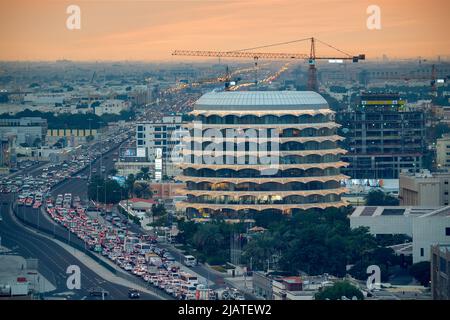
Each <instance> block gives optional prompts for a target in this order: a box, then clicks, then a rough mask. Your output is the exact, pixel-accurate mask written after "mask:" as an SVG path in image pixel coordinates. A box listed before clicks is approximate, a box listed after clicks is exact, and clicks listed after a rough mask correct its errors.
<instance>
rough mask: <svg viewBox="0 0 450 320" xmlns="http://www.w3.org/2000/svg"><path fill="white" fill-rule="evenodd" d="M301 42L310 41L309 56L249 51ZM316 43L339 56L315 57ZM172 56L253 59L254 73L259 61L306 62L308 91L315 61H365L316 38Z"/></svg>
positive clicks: (362, 56)
mask: <svg viewBox="0 0 450 320" xmlns="http://www.w3.org/2000/svg"><path fill="white" fill-rule="evenodd" d="M302 41H310V52H309V54H305V53H285V52H278V53H272V52H254V51H251V50H257V49H261V48H268V47H274V46H280V45H285V44H290V43H295V42H302ZM316 42H319V43H321V44H324V45H326V46H328V47H330V48H332V49H334V50H336V51H338V52H340V53H341V54H342V55H341V56H318V55H316ZM172 55H174V56H194V57H218V58H247V59H253V60H254V61H255V71H256V70H257V67H258V60H259V59H268V60H286V59H296V60H307V61H308V64H309V69H308V89H309V90H312V91H317V89H318V88H317V69H316V60H332V61H333V62H338V61H340V62H342V61H343V60H351V61H352V62H358V61H359V60H365V58H366V56H365V54H359V55H357V56H355V55H350V54H348V53H346V52H344V51H342V50H340V49H338V48H336V47H333V46H332V45H329V44H328V43H325V42H323V41H321V40H319V39H317V38H314V37H310V38H305V39H299V40H293V41H287V42H280V43H274V44H269V45H264V46H259V47H253V48H247V49H241V50H234V51H202V50H175V51H173V52H172ZM255 83H256V84H257V79H255Z"/></svg>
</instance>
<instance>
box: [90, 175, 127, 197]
mask: <svg viewBox="0 0 450 320" xmlns="http://www.w3.org/2000/svg"><path fill="white" fill-rule="evenodd" d="M121 195H122V196H123V195H126V190H125V189H123V188H122V187H121V186H120V184H119V183H118V182H117V181H116V180H112V179H106V180H105V179H103V178H101V177H100V176H94V177H93V178H92V180H91V181H90V183H89V185H88V197H89V199H91V200H95V201H97V200H98V201H99V202H102V203H118V202H119V201H120V200H121ZM105 197H106V198H105Z"/></svg>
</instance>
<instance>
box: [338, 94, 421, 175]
mask: <svg viewBox="0 0 450 320" xmlns="http://www.w3.org/2000/svg"><path fill="white" fill-rule="evenodd" d="M336 120H337V122H338V123H340V124H341V125H342V130H343V132H344V134H345V136H346V140H345V146H346V149H347V150H348V151H349V152H348V154H346V155H345V156H343V160H344V161H346V162H348V163H349V166H348V167H347V168H345V169H344V170H343V172H344V173H345V174H347V175H349V176H351V177H352V178H354V179H398V176H399V172H400V171H401V170H402V169H411V170H413V171H415V170H418V169H421V168H422V156H423V153H424V151H425V114H424V112H423V111H422V110H411V109H409V108H408V107H407V106H406V101H404V100H402V99H401V98H400V96H399V95H398V94H390V93H389V94H380V93H364V94H362V95H361V97H360V102H359V104H358V105H357V106H356V107H355V108H353V109H352V110H347V111H344V112H340V113H339V114H337V116H336Z"/></svg>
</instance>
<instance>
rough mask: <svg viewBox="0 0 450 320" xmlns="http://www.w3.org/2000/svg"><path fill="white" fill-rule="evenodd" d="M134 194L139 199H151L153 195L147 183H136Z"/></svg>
mask: <svg viewBox="0 0 450 320" xmlns="http://www.w3.org/2000/svg"><path fill="white" fill-rule="evenodd" d="M133 192H134V194H135V195H136V197H138V198H143V199H150V198H151V197H152V196H153V193H152V191H151V189H150V186H149V185H148V184H147V183H146V182H141V181H136V182H135V183H134V184H133Z"/></svg>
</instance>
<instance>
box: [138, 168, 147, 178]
mask: <svg viewBox="0 0 450 320" xmlns="http://www.w3.org/2000/svg"><path fill="white" fill-rule="evenodd" d="M149 171H150V169H149V168H148V167H142V168H141V171H139V172H138V174H137V178H138V179H139V180H150V174H149Z"/></svg>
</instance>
